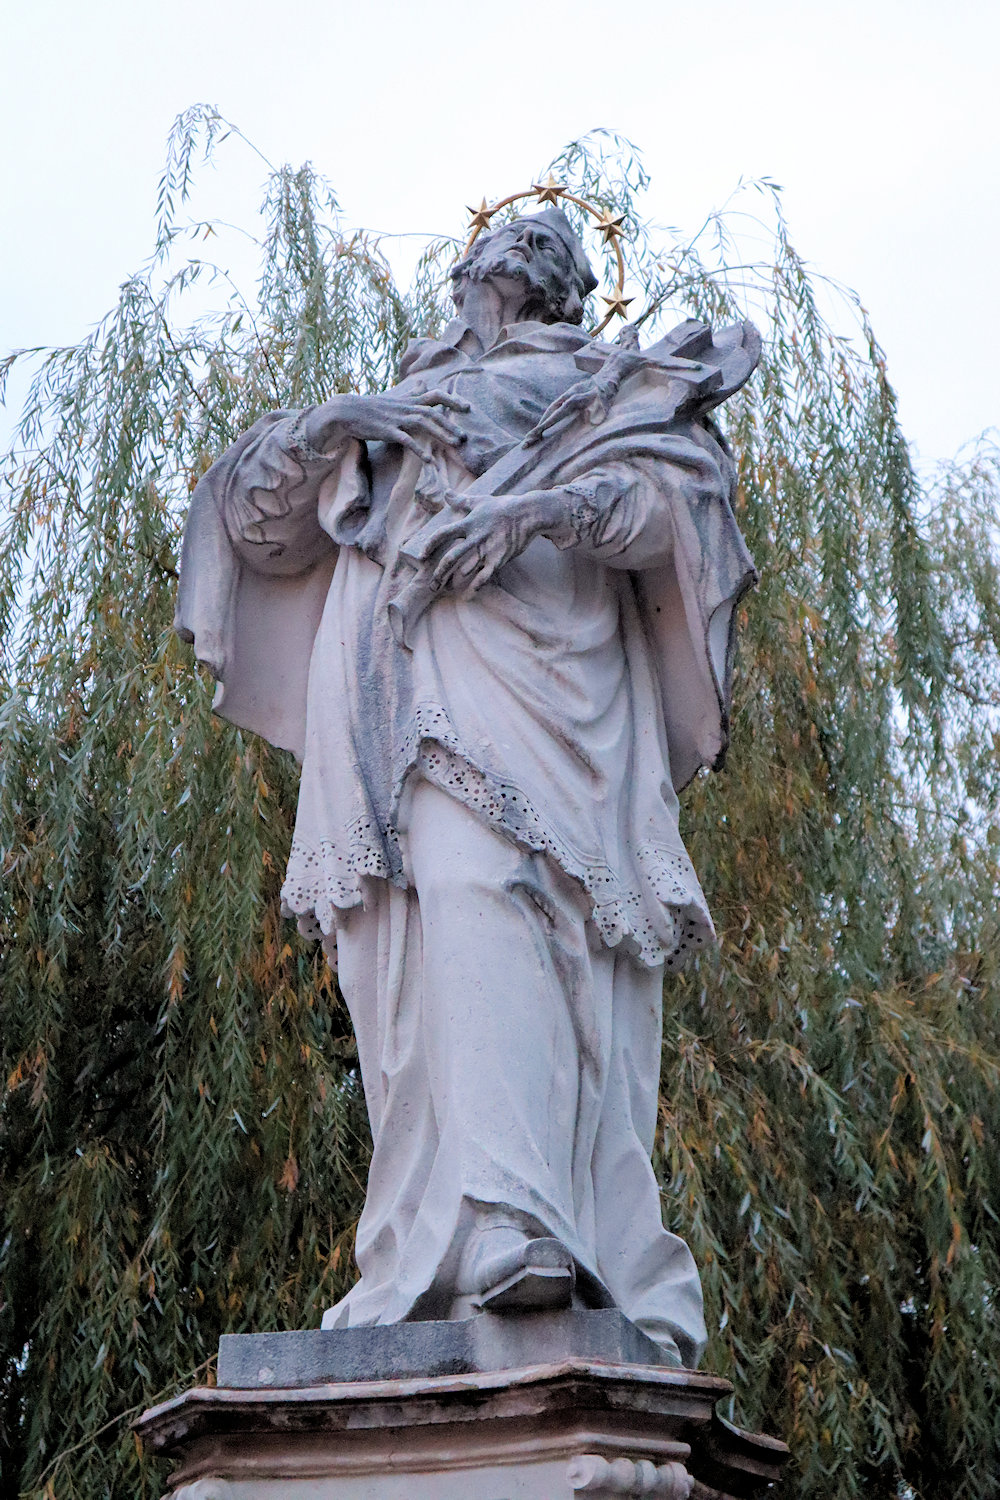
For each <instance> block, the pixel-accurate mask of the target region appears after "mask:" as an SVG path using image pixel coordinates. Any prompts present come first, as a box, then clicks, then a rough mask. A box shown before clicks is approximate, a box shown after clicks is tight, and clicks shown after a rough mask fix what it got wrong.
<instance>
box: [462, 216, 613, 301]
mask: <svg viewBox="0 0 1000 1500" xmlns="http://www.w3.org/2000/svg"><path fill="white" fill-rule="evenodd" d="M451 274H452V280H453V283H454V286H453V291H452V296H453V298H454V301H455V305H456V307H457V308H459V310H461V307H462V303H463V302H464V300H465V292H466V289H467V288H468V286H469V285H470V284H475V283H480V282H491V283H492V284H493V285H494V286H496V288H497V290H498V291H499V292H500V293H501V295H502V296H503V297H504V298H505V300H507V301H513V302H515V303H518V302H519V303H520V311H519V314H518V318H519V320H527V319H536V320H537V321H539V322H542V323H558V322H570V323H579V321H580V319H581V317H582V316H583V299H582V292H583V291H584V287H583V286H582V285H581V279H580V276H579V274H578V272H577V270H576V268H575V266H574V264H573V259H572V256H571V254H570V252H569V249H568V248H567V246H566V245H565V244H564V242H563V240H562V239H561V238H560V236H559V235H558V234H556V233H555V232H554V231H553V230H552V229H550V228H548V227H547V226H546V225H545V224H544V223H542V222H540V221H539V220H538V219H515V220H514V222H513V223H512V224H504V225H502V226H501V227H500V228H499V229H494V230H492V231H491V232H490V233H489V234H484V235H481V236H480V237H479V239H478V240H477V241H476V243H475V245H474V246H473V247H472V250H471V251H470V253H469V255H468V256H467V257H466V259H465V260H463V261H460V262H459V264H458V265H457V266H455V268H454V270H453V271H452V273H451ZM588 290H589V288H588Z"/></svg>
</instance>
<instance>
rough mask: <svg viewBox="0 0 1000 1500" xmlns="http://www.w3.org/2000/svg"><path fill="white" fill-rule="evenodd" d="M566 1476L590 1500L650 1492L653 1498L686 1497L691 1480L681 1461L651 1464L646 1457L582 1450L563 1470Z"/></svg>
mask: <svg viewBox="0 0 1000 1500" xmlns="http://www.w3.org/2000/svg"><path fill="white" fill-rule="evenodd" d="M566 1478H567V1479H568V1480H569V1482H570V1485H571V1486H572V1488H573V1490H574V1491H575V1492H576V1493H577V1494H586V1495H588V1496H589V1497H591V1500H605V1497H609V1500H610V1497H611V1496H622V1495H629V1496H642V1495H647V1496H652V1497H654V1500H688V1497H689V1496H690V1494H691V1491H692V1490H693V1489H694V1480H693V1479H692V1478H691V1475H690V1474H689V1473H688V1471H687V1469H685V1467H684V1465H683V1464H678V1463H666V1464H654V1463H651V1462H650V1461H649V1459H648V1458H640V1459H638V1460H637V1461H636V1462H635V1463H633V1462H632V1460H631V1459H630V1458H614V1459H611V1460H610V1461H609V1460H608V1459H606V1458H601V1456H600V1454H597V1453H582V1454H581V1455H580V1457H579V1458H574V1460H573V1462H572V1463H571V1464H570V1465H569V1467H568V1468H567V1470H566Z"/></svg>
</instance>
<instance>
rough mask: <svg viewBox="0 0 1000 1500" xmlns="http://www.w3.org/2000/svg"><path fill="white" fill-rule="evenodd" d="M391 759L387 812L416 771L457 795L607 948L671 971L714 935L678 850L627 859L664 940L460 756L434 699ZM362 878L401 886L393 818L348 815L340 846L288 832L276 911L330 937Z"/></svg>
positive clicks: (654, 848)
mask: <svg viewBox="0 0 1000 1500" xmlns="http://www.w3.org/2000/svg"><path fill="white" fill-rule="evenodd" d="M400 760H401V764H402V770H401V772H400V774H399V776H398V777H397V780H396V786H395V794H394V797H393V808H394V809H396V808H398V807H399V803H400V799H401V797H402V793H403V789H404V787H405V785H406V782H407V780H408V779H409V777H410V776H411V775H412V774H416V775H418V776H421V777H423V778H424V779H425V780H426V781H430V782H432V783H433V784H434V785H435V786H437V787H440V788H441V790H442V791H445V792H448V793H449V794H450V795H451V796H453V797H456V798H457V799H458V800H459V801H460V802H462V803H464V804H465V806H466V807H469V808H471V809H472V811H473V812H476V813H478V814H479V816H480V817H482V818H485V819H486V820H487V822H490V823H492V824H493V825H494V826H495V827H496V828H497V829H498V830H499V831H500V832H501V833H502V834H503V835H504V836H505V837H507V838H509V839H511V840H513V842H515V843H517V844H520V845H522V846H523V847H525V848H528V849H533V850H536V851H539V852H545V853H547V854H550V855H551V856H552V858H553V859H554V860H556V862H557V863H558V864H559V866H560V867H561V868H562V869H563V870H565V871H566V873H567V875H569V876H571V877H572V878H573V879H574V880H577V881H579V883H580V885H582V886H583V888H584V890H585V891H586V892H587V894H588V895H589V896H590V899H591V901H592V902H593V911H592V920H593V922H594V925H595V927H596V928H597V930H598V932H599V933H600V935H601V938H602V939H603V941H604V942H605V944H606V945H607V946H608V947H609V948H615V947H618V946H619V945H622V946H623V947H624V948H625V949H626V951H628V952H631V953H633V954H634V955H635V956H636V957H637V958H638V959H639V960H640V961H641V962H642V963H644V964H648V965H649V966H650V967H652V966H653V965H655V964H658V963H664V964H665V965H666V966H667V968H668V969H673V970H677V969H680V968H681V967H682V966H683V964H684V963H685V962H686V961H687V959H688V958H689V957H690V956H691V954H692V953H693V952H695V951H697V950H698V949H699V948H702V947H704V946H705V945H706V943H708V942H711V940H712V939H713V937H714V932H713V928H712V924H711V919H710V918H709V916H708V914H707V912H706V911H705V908H704V901H703V897H702V894H701V887H700V886H699V884H698V877H697V875H696V874H695V870H694V866H693V865H692V863H691V861H690V859H689V858H688V857H687V855H686V854H685V853H684V852H683V851H677V850H674V849H668V848H665V847H664V846H662V845H658V844H652V843H648V844H642V845H640V847H639V848H638V849H637V850H636V855H635V857H636V862H637V863H638V865H639V868H640V870H641V872H642V875H643V877H644V879H645V881H646V883H647V885H648V887H649V889H650V891H652V892H653V894H654V895H655V897H656V899H657V901H658V902H659V903H660V904H661V907H662V909H663V911H664V912H665V913H667V914H669V916H670V918H671V920H672V927H673V930H672V933H671V935H670V937H669V938H666V937H664V936H661V934H660V933H658V932H657V931H656V930H655V928H654V927H653V924H652V922H651V921H650V919H649V917H648V915H647V914H646V911H645V901H644V899H643V896H642V894H641V892H639V891H637V890H630V889H626V888H625V887H623V885H622V883H621V881H620V880H619V878H618V876H617V875H616V874H615V872H614V871H613V870H612V869H611V867H610V866H609V865H607V864H605V863H603V862H601V861H590V860H587V859H585V858H584V857H582V856H581V855H579V854H578V853H577V852H576V851H574V850H572V849H571V848H570V847H569V845H567V844H566V843H564V842H563V840H561V839H559V838H557V837H556V835H555V834H554V833H553V832H552V830H551V829H550V828H548V827H547V825H546V824H545V823H544V822H543V821H542V819H541V818H540V817H539V815H538V813H537V812H536V811H535V809H534V807H533V806H532V805H531V803H530V801H529V800H528V798H527V797H526V796H525V794H524V793H523V792H522V791H521V789H520V788H519V787H518V786H517V785H516V784H515V783H514V782H512V781H504V780H502V779H501V778H500V777H497V776H494V775H492V774H490V773H489V772H487V771H484V770H482V769H481V768H480V767H479V766H476V765H474V764H473V763H472V762H471V761H470V760H469V758H468V756H467V755H465V754H464V753H463V751H462V749H461V746H460V744H459V741H458V738H457V736H456V735H455V732H454V730H453V729H452V727H451V723H450V721H449V719H448V716H447V714H446V713H445V711H444V709H442V708H440V707H438V706H437V705H433V704H425V705H422V706H421V707H420V708H418V709H417V712H416V714H415V716H414V725H413V729H412V730H411V732H410V734H409V735H408V736H407V739H406V742H405V744H404V745H403V747H402V750H401V755H400ZM364 876H368V877H374V878H376V879H385V880H394V881H395V882H396V883H397V884H404V883H405V882H404V880H403V876H402V858H401V855H400V847H399V832H398V829H397V828H396V827H395V824H394V823H393V822H390V824H389V827H388V828H387V829H385V830H382V829H380V827H379V826H378V824H377V823H376V822H375V821H374V819H372V818H370V817H360V818H356V819H355V820H354V822H353V823H352V824H351V825H350V827H349V828H348V831H347V840H346V849H345V848H344V847H343V846H341V845H338V844H336V843H335V842H334V841H333V840H331V839H319V840H306V839H305V838H303V837H301V836H300V835H299V834H298V833H296V836H295V838H294V840H293V842H292V850H291V855H290V856H289V861H288V873H287V875H286V877H285V883H284V885H283V887H282V892H281V896H282V911H283V913H284V915H285V916H288V917H295V918H296V919H297V921H298V927H299V931H300V932H301V933H302V934H303V935H304V936H305V937H310V938H317V939H319V938H330V937H331V936H332V935H333V934H334V933H335V931H336V915H335V913H336V911H337V909H340V910H342V911H343V910H347V909H348V908H350V907H352V906H358V905H360V903H361V900H362V892H361V879H362V877H364Z"/></svg>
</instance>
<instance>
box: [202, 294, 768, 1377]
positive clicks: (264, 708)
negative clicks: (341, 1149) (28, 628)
mask: <svg viewBox="0 0 1000 1500" xmlns="http://www.w3.org/2000/svg"><path fill="white" fill-rule="evenodd" d="M614 360H617V362H618V366H619V367H620V370H619V379H618V380H617V382H616V384H615V386H614V389H613V392H612V393H611V394H610V396H609V398H608V403H607V410H606V411H605V412H603V413H602V414H599V415H598V417H597V419H588V418H586V417H582V418H581V419H580V420H579V421H577V422H574V423H570V424H569V426H568V427H567V428H566V429H564V430H563V432H562V433H561V434H560V435H559V436H557V437H555V438H553V439H551V440H548V441H542V442H539V443H535V444H533V445H530V446H527V447H525V446H524V445H523V440H524V438H525V437H526V435H527V434H528V433H529V432H530V431H531V430H532V429H533V428H534V426H535V424H536V423H537V422H538V420H539V418H540V417H541V415H542V413H543V412H545V411H546V409H547V408H548V407H549V406H550V404H551V403H552V402H553V401H554V400H556V399H557V398H558V397H560V396H562V395H564V394H565V393H566V392H567V391H569V390H571V389H572V388H575V387H578V386H579V385H580V383H581V381H585V380H587V379H588V378H593V377H594V376H600V374H601V373H602V372H605V373H606V372H607V371H609V370H610V369H611V368H612V361H614ZM755 361H756V346H755V344H754V336H753V334H752V330H749V329H748V327H747V326H744V328H742V329H736V330H726V331H724V333H723V335H720V336H718V337H717V341H716V342H715V343H713V342H712V336H711V332H710V331H709V330H706V329H705V328H704V326H703V325H695V324H688V325H682V328H681V329H680V330H677V331H676V333H675V335H673V336H668V338H667V339H666V340H664V341H662V342H661V344H659V345H656V346H654V347H653V348H652V349H649V350H646V351H642V352H639V351H635V352H633V353H631V354H629V355H627V356H624V355H623V354H622V353H621V352H620V351H616V350H615V349H614V348H613V347H612V346H609V345H605V344H599V343H596V342H593V341H591V340H588V339H587V337H586V336H585V335H584V334H583V333H581V331H580V330H579V329H578V328H575V327H572V326H570V325H566V324H555V325H547V324H541V323H522V324H518V325H515V326H513V327H510V328H507V329H504V330H502V331H501V335H500V338H499V339H498V341H497V343H496V344H495V345H494V346H493V347H492V348H490V349H485V350H484V349H483V348H481V347H480V345H479V342H478V339H477V338H476V336H475V334H474V333H473V332H472V331H471V330H470V329H469V328H468V327H467V326H466V325H465V324H464V323H463V322H462V321H461V319H455V320H454V321H453V322H452V323H451V324H450V325H449V327H448V328H447V329H446V330H445V333H444V335H443V336H442V338H441V339H439V340H418V341H416V342H415V343H413V344H411V345H410V347H409V349H408V350H407V353H406V355H405V356H404V359H403V362H402V365H401V369H400V382H399V384H398V386H397V387H396V388H395V389H396V391H397V392H398V393H399V394H400V395H401V396H408V397H411V398H412V397H414V396H416V395H419V394H422V393H425V392H428V391H432V390H443V391H445V392H448V393H449V394H452V395H454V396H456V397H458V398H460V399H461V400H463V401H465V402H467V403H468V406H469V411H468V413H464V414H455V413H452V412H449V420H452V421H454V422H455V423H457V424H458V425H459V426H460V427H461V429H462V431H463V439H464V440H463V442H462V443H461V445H459V446H449V447H441V448H440V449H438V448H435V449H434V451H433V454H432V457H431V458H430V460H429V461H421V460H420V459H419V458H418V457H416V456H415V455H413V454H411V453H409V452H408V451H406V450H404V449H402V448H401V447H398V446H395V445H391V444H390V445H386V444H381V443H368V444H363V443H360V442H358V441H356V440H353V439H346V440H344V441H343V442H341V443H339V444H338V445H337V446H336V447H335V448H334V449H333V450H331V451H330V452H327V453H322V454H321V453H317V452H315V451H314V450H312V449H311V448H310V447H309V445H308V443H307V442H306V441H305V439H304V437H303V435H302V416H303V414H301V413H295V412H278V413H275V414H273V415H272V416H270V417H267V418H265V419H264V420H263V421H261V422H259V423H258V424H257V425H256V426H255V427H254V428H253V429H252V430H251V431H250V432H249V433H247V434H246V435H245V436H244V437H243V438H241V439H240V440H239V441H238V442H237V443H236V444H235V445H234V446H233V447H232V448H231V449H230V450H229V452H228V453H227V454H225V455H224V456H223V457H222V459H220V460H219V462H218V463H217V464H216V465H215V466H214V467H213V468H212V470H210V471H209V473H208V474H207V475H206V476H205V478H204V479H203V480H202V481H201V483H200V485H199V488H198V490H197V491H196V494H195V497H194V500H193V503H192V510H191V516H190V519H189V523H188V529H187V532H186V535H185V543H184V551H183V555H182V568H181V586H180V598H179V608H178V628H179V629H180V631H181V633H182V634H183V635H185V637H186V638H188V639H191V640H193V641H194V643H195V649H196V652H197V654H198V656H199V658H200V659H202V660H204V661H207V662H208V664H209V665H210V666H211V668H212V670H213V672H214V673H215V675H216V677H217V679H218V681H219V689H218V694H217V700H216V707H217V709H218V711H219V712H220V713H222V714H223V715H225V716H226V717H228V718H230V719H232V720H233V721H234V722H235V723H237V724H240V725H243V726H244V727H247V728H249V729H252V730H256V731H257V732H259V733H261V734H263V735H265V736H266V737H267V738H268V739H270V740H271V741H272V742H273V743H275V744H277V745H280V746H284V747H286V748H288V749H291V750H293V751H294V752H295V753H296V755H297V756H298V757H299V759H300V760H301V763H302V779H301V787H300V793H299V805H298V813H297V820H296V828H295V836H294V840H293V845H292V851H291V855H290V859H289V865H288V870H287V874H286V878H285V883H284V887H283V892H282V895H283V902H284V908H285V911H286V913H287V914H288V915H290V916H294V917H295V918H296V919H297V921H298V924H299V927H300V930H301V931H302V932H304V933H306V934H307V935H311V936H315V937H317V938H320V939H321V940H322V941H323V943H324V945H325V947H326V949H327V952H328V953H329V954H330V956H331V958H332V959H335V961H337V962H338V963H339V970H340V979H341V985H342V989H343V991H344V995H345V999H346V1000H347V1003H348V1006H349V1008H350V1011H351V1016H352V1021H353V1024H354V1028H355V1031H356V1035H357V1040H358V1050H359V1061H360V1067H361V1073H362V1080H363V1083H364V1089H365V1096H366V1101H367V1106H368V1111H369V1117H370V1120H371V1127H372V1136H373V1142H374V1151H373V1157H372V1164H371V1169H370V1174H369V1182H368V1193H367V1198H366V1202H365V1208H364V1212H363V1214H362V1217H361V1220H360V1223H359V1226H358V1233H357V1242H356V1257H357V1262H358V1267H359V1269H360V1272H361V1277H360V1280H359V1281H358V1283H357V1284H356V1285H355V1286H354V1287H353V1288H352V1290H351V1292H350V1293H349V1294H348V1296H347V1297H346V1298H345V1299H344V1301H343V1302H342V1303H340V1304H339V1305H338V1306H337V1307H336V1308H333V1309H331V1310H330V1312H329V1313H327V1315H326V1317H325V1318H324V1326H325V1327H343V1326H354V1325H360V1324H371V1323H386V1322H394V1321H398V1320H401V1319H407V1318H409V1319H413V1318H440V1317H448V1316H457V1315H463V1314H464V1313H467V1311H468V1299H467V1298H463V1295H462V1293H463V1288H462V1287H461V1286H459V1284H458V1277H459V1262H460V1259H461V1252H462V1247H463V1244H464V1242H465V1239H466V1237H467V1235H468V1233H469V1231H470V1229H471V1228H472V1227H473V1226H475V1225H477V1224H479V1225H482V1224H483V1223H489V1222H491V1215H492V1221H495V1222H501V1223H506V1224H510V1225H513V1226H516V1227H518V1228H521V1229H523V1230H524V1232H525V1233H527V1234H529V1235H538V1236H554V1237H555V1238H557V1239H559V1240H560V1241H561V1242H562V1243H563V1244H564V1245H565V1246H566V1247H567V1248H568V1249H569V1250H570V1252H571V1254H572V1256H573V1258H574V1261H575V1264H576V1268H577V1289H578V1297H579V1299H580V1300H581V1301H582V1302H583V1303H584V1304H585V1305H590V1306H618V1307H620V1308H621V1309H622V1310H623V1311H624V1312H625V1314H626V1315H627V1316H628V1317H630V1318H631V1319H632V1320H633V1321H634V1322H636V1323H637V1324H638V1326H639V1327H640V1328H642V1329H643V1331H644V1332H646V1333H648V1334H649V1335H650V1336H651V1337H653V1338H654V1339H656V1340H658V1342H659V1343H660V1344H661V1345H662V1346H663V1347H664V1349H665V1350H666V1351H667V1352H668V1354H671V1355H674V1356H677V1357H679V1358H681V1359H683V1361H684V1362H685V1363H687V1364H694V1363H696V1362H697V1358H698V1356H699V1353H700V1350H701V1348H702V1346H703V1344H704V1339H705V1329H704V1323H703V1317H702V1307H701V1292H700V1286H699V1282H698V1276H697V1271H696V1268H695V1265H694V1262H693V1259H692V1257H691V1255H690V1252H689V1251H688V1249H687V1247H686V1246H685V1244H684V1243H683V1241H682V1240H681V1239H679V1238H678V1237H677V1236H676V1235H673V1234H671V1233H669V1232H668V1231H667V1230H665V1229H664V1228H663V1225H662V1219H661V1211H660V1194H659V1188H658V1184H657V1181H656V1178H655V1175H654V1172H653V1168H652V1165H651V1162H650V1153H651V1151H652V1148H653V1145H654V1133H655V1126H656V1106H657V1091H658V1080H659V1070H660V1047H661V991H662V976H663V971H664V968H665V967H666V969H668V970H676V969H677V968H678V967H679V966H680V965H682V964H683V963H684V962H685V961H686V959H687V958H688V957H689V956H690V955H691V953H693V952H696V951H697V950H698V949H699V948H701V947H703V946H704V945H705V944H707V943H709V942H711V941H712V938H713V929H712V923H711V918H710V916H709V913H708V909H707V906H706V902H705V899H704V896H703V894H702V891H701V887H700V885H699V883H698V879H697V875H696V873H695V871H694V868H693V866H692V864H691V861H690V859H689V858H688V856H687V853H686V851H685V850H684V847H683V844H682V842H681V839H680V835H679V832H678V804H677V791H678V790H679V788H680V787H682V786H683V784H684V783H685V782H686V781H688V780H689V779H690V778H691V776H692V775H693V774H694V773H695V771H696V770H697V769H698V768H699V767H700V766H716V765H718V764H719V763H720V762H721V758H722V756H723V755H724V753H725V748H726V743H727V738H728V717H727V716H728V696H729V676H730V661H731V652H732V619H733V610H734V606H735V603H736V602H737V600H738V599H739V597H740V595H741V594H742V593H743V591H744V590H745V589H746V588H747V587H748V586H749V584H750V583H751V582H752V580H753V577H754V574H753V566H752V562H751V559H750V557H749V554H748V553H747V551H746V548H745V545H744V543H743V541H742V538H741V536H740V533H739V531H738V528H737V526H736V523H735V520H734V518H733V514H732V510H731V498H732V490H733V485H734V468H733V464H732V461H731V458H730V456H729V453H728V450H727V448H726V445H725V443H724V440H723V439H722V437H721V435H720V434H719V432H718V431H717V429H716V428H715V427H714V425H713V424H712V423H711V420H710V418H709V417H708V415H707V412H708V410H709V409H710V408H711V407H712V406H713V405H715V404H717V403H718V401H720V400H722V399H724V398H725V396H726V395H727V394H729V393H730V392H731V390H733V389H735V388H736V386H738V385H739V384H742V382H743V380H745V378H746V376H747V374H749V371H750V369H752V368H753V364H754V363H755ZM529 489H536V490H537V489H559V490H561V491H562V492H563V493H564V494H565V497H566V506H565V514H564V517H563V520H562V521H561V522H560V524H559V525H558V526H556V527H554V528H552V529H551V530H550V531H549V532H548V533H547V534H546V535H544V536H536V537H535V538H534V539H533V540H532V541H531V542H530V543H529V544H528V545H527V547H526V548H525V549H524V551H523V552H522V553H521V554H520V555H519V556H517V557H515V558H513V559H512V560H511V561H509V562H508V563H506V564H505V565H504V567H503V568H502V569H501V570H500V572H499V573H498V574H497V575H496V577H495V579H494V581H493V582H491V583H490V584H488V585H486V586H485V587H483V588H482V589H481V590H479V591H478V592H477V593H475V594H473V595H472V596H471V597H468V598H461V597H456V596H455V595H453V594H449V593H440V594H438V595H437V596H430V595H426V596H424V597H421V596H420V589H419V587H418V581H417V579H416V575H415V573H414V568H413V566H412V564H411V563H410V562H409V561H408V552H409V551H412V548H413V543H414V539H415V538H418V539H419V537H420V536H421V535H422V534H423V533H424V528H426V527H428V526H429V525H431V526H432V525H433V524H434V523H433V521H432V520H430V521H429V519H428V511H429V509H433V504H434V496H435V495H441V494H443V493H449V494H455V493H458V494H462V495H463V496H464V497H465V500H466V503H467V504H469V505H474V504H475V497H476V496H478V495H490V494H502V493H506V494H516V493H518V492H523V491H526V490H529ZM415 600H416V602H414V601H415Z"/></svg>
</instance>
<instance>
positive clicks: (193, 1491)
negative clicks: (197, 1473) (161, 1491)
mask: <svg viewBox="0 0 1000 1500" xmlns="http://www.w3.org/2000/svg"><path fill="white" fill-rule="evenodd" d="M232 1493H233V1487H232V1485H231V1484H230V1483H229V1481H228V1479H196V1480H195V1481H194V1483H193V1484H182V1485H181V1487H180V1489H179V1490H171V1492H170V1494H169V1495H167V1496H165V1497H164V1500H231V1496H232Z"/></svg>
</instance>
